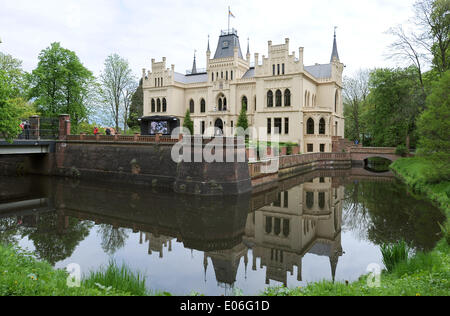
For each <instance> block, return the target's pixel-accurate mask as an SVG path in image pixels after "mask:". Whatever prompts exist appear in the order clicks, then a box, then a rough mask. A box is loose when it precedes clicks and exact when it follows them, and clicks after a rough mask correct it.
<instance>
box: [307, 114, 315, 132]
mask: <svg viewBox="0 0 450 316" xmlns="http://www.w3.org/2000/svg"><path fill="white" fill-rule="evenodd" d="M306 127H307V132H306V133H307V134H308V135H314V129H315V128H314V120H313V119H312V118H310V119H309V120H308V122H307V124H306Z"/></svg>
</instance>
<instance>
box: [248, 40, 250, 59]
mask: <svg viewBox="0 0 450 316" xmlns="http://www.w3.org/2000/svg"><path fill="white" fill-rule="evenodd" d="M247 55H250V38H247Z"/></svg>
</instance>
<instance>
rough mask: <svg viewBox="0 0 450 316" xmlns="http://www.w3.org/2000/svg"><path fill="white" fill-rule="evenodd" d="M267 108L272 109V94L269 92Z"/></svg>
mask: <svg viewBox="0 0 450 316" xmlns="http://www.w3.org/2000/svg"><path fill="white" fill-rule="evenodd" d="M267 107H269V108H272V107H273V92H272V91H271V90H269V92H267Z"/></svg>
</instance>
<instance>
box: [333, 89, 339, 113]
mask: <svg viewBox="0 0 450 316" xmlns="http://www.w3.org/2000/svg"><path fill="white" fill-rule="evenodd" d="M338 101H339V94H338V92H337V91H336V95H335V96H334V112H336V113H337V111H338Z"/></svg>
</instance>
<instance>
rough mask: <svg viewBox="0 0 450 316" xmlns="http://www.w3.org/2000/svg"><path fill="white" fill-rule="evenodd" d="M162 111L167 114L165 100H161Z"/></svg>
mask: <svg viewBox="0 0 450 316" xmlns="http://www.w3.org/2000/svg"><path fill="white" fill-rule="evenodd" d="M162 111H163V112H167V101H166V98H163V100H162Z"/></svg>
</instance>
